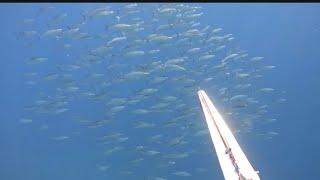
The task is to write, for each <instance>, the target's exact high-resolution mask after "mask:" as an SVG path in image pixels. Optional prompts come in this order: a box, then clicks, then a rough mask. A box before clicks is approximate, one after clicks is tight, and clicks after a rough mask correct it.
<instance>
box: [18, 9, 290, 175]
mask: <svg viewBox="0 0 320 180" xmlns="http://www.w3.org/2000/svg"><path fill="white" fill-rule="evenodd" d="M98 6H100V7H97V8H91V9H82V10H81V13H77V14H71V13H66V12H65V11H63V10H60V9H59V6H57V7H56V6H54V5H44V7H43V8H41V9H39V10H38V11H37V12H36V15H35V16H34V17H30V18H26V19H24V20H23V22H22V23H23V24H24V26H26V27H28V28H26V30H25V31H22V32H19V33H18V38H21V39H24V40H26V41H27V42H29V44H28V48H30V49H33V50H32V51H31V50H30V51H31V52H32V54H33V56H30V57H28V58H26V60H25V62H26V64H27V66H28V71H26V72H25V74H24V78H25V85H26V86H29V88H30V89H31V90H32V91H33V93H35V94H36V95H37V97H36V98H35V99H34V100H33V101H32V102H29V104H28V105H27V106H26V107H25V112H24V115H23V116H22V117H21V119H20V122H21V123H22V124H30V123H36V122H40V121H41V122H40V123H39V130H40V131H49V130H50V128H51V126H52V125H51V124H56V126H63V120H60V119H67V120H68V122H69V123H73V124H74V125H75V126H76V125H79V126H81V127H84V128H87V129H90V130H92V131H95V133H96V135H97V137H96V138H95V139H92V141H96V142H97V144H98V145H99V148H101V149H100V153H101V156H103V157H104V159H102V160H101V163H99V164H97V168H96V169H97V170H98V171H101V173H106V174H112V175H113V176H112V177H115V176H116V177H119V178H117V179H143V178H144V179H148V180H167V179H175V177H176V178H179V177H180V178H182V179H197V176H198V175H201V173H206V172H208V171H210V169H207V167H194V168H193V169H183V168H182V167H183V165H181V164H183V163H192V161H193V159H195V158H197V157H200V156H201V157H208V155H209V154H213V152H212V147H211V146H212V145H211V142H210V138H209V134H208V133H209V132H208V130H207V126H206V124H205V121H204V119H203V118H204V117H203V114H202V110H201V107H200V105H199V100H198V97H197V90H198V89H199V88H201V89H204V90H205V91H206V92H207V93H208V95H210V96H212V99H213V101H214V102H215V103H216V105H217V106H218V109H219V110H220V111H221V112H222V115H223V116H224V117H225V119H227V121H229V122H232V124H233V126H234V127H237V128H236V129H237V130H235V132H234V133H236V134H240V135H246V134H250V135H257V134H258V135H259V136H260V137H262V138H264V139H271V138H272V137H274V136H275V135H277V134H278V131H277V130H276V129H269V130H268V131H260V132H259V133H257V132H255V130H256V129H257V131H258V129H259V128H261V127H262V129H264V128H263V127H265V126H267V125H268V124H270V123H275V122H276V121H277V119H276V117H272V116H271V115H270V114H271V113H269V109H271V108H272V107H274V106H275V105H277V104H282V103H285V102H286V99H285V98H283V97H282V96H283V94H284V93H285V92H284V91H282V90H277V89H273V88H271V87H264V86H261V85H259V86H258V85H257V84H258V82H259V81H261V79H263V77H264V76H265V75H267V74H268V73H269V72H270V73H272V71H274V69H276V67H275V66H274V65H270V64H269V63H268V60H266V59H264V57H260V56H250V55H249V53H248V52H247V51H245V50H241V49H240V48H238V47H236V46H235V45H234V43H233V41H235V38H234V36H233V34H230V33H228V32H224V30H223V29H222V28H221V27H215V26H214V25H212V24H203V23H202V21H201V18H203V16H206V15H205V14H204V13H203V12H201V10H202V7H201V6H200V5H194V4H178V3H158V4H157V3H151V4H137V3H122V4H117V5H116V6H113V5H112V6H111V5H109V4H99V5H98ZM44 24H45V26H44ZM37 25H38V26H39V27H40V25H41V27H42V29H41V28H39V29H37V28H36V27H38V26H37ZM43 27H46V28H45V29H44V28H43ZM35 47H38V48H35ZM41 47H43V50H42V49H41ZM48 49H49V50H48ZM43 69H46V70H43ZM48 69H50V71H48ZM39 119H40V120H39ZM76 134H81V131H77V132H70V133H69V134H68V133H63V134H62V133H56V135H55V136H48V139H49V140H51V141H63V142H64V141H71V140H72V139H73V137H74V136H75V135H76ZM210 157H212V158H215V156H210ZM114 162H116V163H114ZM146 166H149V167H152V168H151V169H152V173H151V171H150V173H149V174H148V173H147V172H146V171H145V169H144V168H142V167H146Z"/></svg>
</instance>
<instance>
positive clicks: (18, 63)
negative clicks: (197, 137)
mask: <svg viewBox="0 0 320 180" xmlns="http://www.w3.org/2000/svg"><path fill="white" fill-rule="evenodd" d="M197 5H199V6H202V7H203V9H202V10H201V11H202V12H203V13H204V15H203V16H202V17H201V18H200V20H199V21H200V22H201V25H202V26H205V25H212V26H217V27H221V28H223V31H224V32H227V33H232V34H233V37H235V40H234V41H233V43H234V44H235V45H236V46H238V47H240V48H241V49H242V50H246V51H248V54H250V55H251V56H262V57H264V60H265V61H266V62H267V64H270V65H274V66H276V69H275V70H272V71H270V72H268V73H266V75H265V76H264V78H263V80H260V81H258V82H257V84H260V85H261V86H262V87H272V88H274V89H279V90H285V91H286V93H285V94H284V95H282V96H283V97H284V98H286V99H287V102H286V103H285V104H283V105H275V107H272V111H270V112H268V113H270V114H269V115H271V116H272V117H276V118H277V119H278V121H277V122H276V123H274V124H268V125H265V126H262V127H257V129H255V128H253V130H252V132H251V133H250V134H248V135H245V136H239V141H240V142H241V145H242V146H243V149H244V151H245V152H246V153H247V154H248V155H247V156H248V158H249V160H250V162H251V163H252V164H253V165H254V167H255V169H257V170H259V171H260V177H261V179H310V180H312V179H319V178H318V177H319V175H320V174H319V170H318V160H320V156H319V155H318V153H317V152H318V151H319V150H320V148H319V147H320V144H319V142H320V141H319V139H318V127H319V125H320V123H319V120H318V119H319V118H318V116H317V114H318V108H319V107H320V104H319V102H320V98H319V92H320V81H319V77H320V62H319V57H320V49H319V42H320V36H319V34H320V23H319V18H320V5H319V4H311V3H308V4H303V3H300V4H295V3H291V4H280V3H279V4H264V3H259V4H245V3H244V4H233V3H229V4H197ZM47 6H48V4H32V3H30V4H1V5H0V24H1V29H0V32H1V33H0V40H1V43H0V49H1V55H0V82H1V90H0V107H1V112H0V118H1V124H0V159H1V161H0V179H4V180H20V179H26V180H37V179H41V180H54V179H60V180H66V179H78V180H87V179H97V180H98V179H127V178H128V177H127V178H126V176H117V175H114V174H113V173H109V172H112V171H116V169H115V170H114V169H113V170H111V169H110V171H106V172H101V171H99V170H97V165H99V164H101V163H102V164H103V163H108V164H109V165H110V166H111V167H113V166H116V167H124V168H125V166H129V163H122V164H121V163H120V162H122V161H121V160H124V162H125V159H126V158H125V155H123V156H122V155H115V156H108V157H106V156H104V155H103V154H102V153H101V146H100V145H99V144H97V141H96V139H95V138H96V137H97V136H99V135H101V133H104V132H110V131H113V132H117V131H121V132H124V133H126V132H131V131H132V130H131V127H130V126H129V125H128V124H127V123H126V122H122V124H121V125H123V127H122V128H121V125H120V126H119V127H117V129H106V130H101V129H99V130H98V129H88V128H86V127H84V126H81V125H80V124H79V123H77V122H75V121H74V120H73V119H74V115H73V114H72V113H71V112H67V114H66V115H63V116H62V115H61V116H59V117H58V118H55V117H51V116H38V117H34V119H38V120H37V121H36V120H34V122H33V123H30V124H21V123H20V122H19V119H20V118H21V116H23V115H26V112H25V110H24V107H26V106H28V105H30V104H31V103H32V102H34V100H35V99H36V97H38V96H37V95H38V94H39V92H40V91H41V90H44V91H46V90H48V91H50V90H49V89H50V88H52V87H50V86H53V87H54V86H57V85H58V84H53V85H52V84H51V85H50V84H48V85H47V86H46V84H44V85H38V84H37V85H35V86H31V87H30V86H27V85H26V84H24V82H25V81H26V80H25V78H24V77H23V74H24V73H25V72H29V70H30V67H29V66H28V65H26V63H25V62H26V60H27V59H28V58H29V57H31V56H45V57H49V58H51V59H56V62H55V63H57V64H59V63H61V62H63V61H64V59H63V57H65V56H64V54H62V53H61V54H59V52H60V51H59V50H60V49H59V46H60V45H61V41H59V42H57V41H51V42H50V41H49V40H47V41H39V40H37V39H34V40H25V39H23V38H17V35H16V33H17V32H21V31H23V30H33V29H36V30H39V31H41V32H43V31H44V30H45V29H47V27H46V25H45V24H40V25H37V26H35V27H32V26H30V25H24V24H23V23H22V21H23V19H25V18H33V17H35V12H36V10H37V9H39V8H40V7H47ZM53 6H55V7H56V9H59V10H61V11H63V12H65V13H68V14H79V13H80V11H82V10H85V9H93V8H96V7H99V4H72V5H71V4H53ZM118 6H119V4H112V5H111V7H118ZM145 7H146V8H148V6H147V5H145ZM47 14H50V12H48V13H47ZM45 16H46V15H42V16H41V17H45ZM72 18H73V17H72V16H71V15H70V16H68V17H67V18H66V20H65V21H64V22H63V23H65V24H68V23H69V22H72ZM98 27H99V28H101V27H103V25H101V24H94V25H93V26H90V27H86V28H88V29H87V30H88V31H91V32H94V31H95V30H96V29H98ZM30 46H33V47H36V48H33V49H32V50H30V49H31V47H30ZM75 46H77V45H75ZM87 46H88V47H90V46H93V47H94V46H95V45H94V43H92V44H90V43H88V45H87ZM80 50H81V48H78V51H79V52H78V51H76V52H72V53H70V54H71V55H73V54H81V53H83V52H81V51H80ZM172 51H174V50H172ZM53 66H54V63H52V64H50V63H49V64H47V66H42V68H38V69H37V70H36V71H37V72H44V73H45V72H49V71H51V70H52V67H53ZM136 86H138V85H136ZM33 88H34V89H33ZM46 88H47V89H46ZM133 88H136V87H133ZM170 88H172V87H168V90H169V91H170ZM211 93H212V94H214V92H212V91H211ZM208 94H210V93H209V92H208ZM195 101H196V99H195ZM80 102H81V101H80ZM97 107H98V106H97ZM84 109H85V105H83V107H82V105H81V104H80V105H79V107H77V108H76V109H75V110H74V112H77V111H78V112H81V111H83V110H84ZM103 110H104V109H103V108H100V109H99V108H92V109H91V110H90V111H88V112H86V113H87V114H86V115H87V116H88V117H94V116H98V114H99V113H103ZM79 114H81V113H79ZM84 114H85V113H84ZM82 115H83V114H82ZM122 115H123V116H129V115H126V114H122ZM46 118H47V119H46ZM149 118H151V119H152V118H153V117H149ZM154 118H156V117H154ZM123 119H125V118H123ZM200 120H203V119H201V118H200ZM200 120H199V121H200ZM35 121H36V122H35ZM47 121H48V124H50V125H49V129H48V131H40V130H39V126H40V125H41V124H42V122H47ZM259 128H260V130H261V128H262V129H265V130H273V131H277V132H278V133H279V135H277V136H275V137H273V138H272V139H271V140H265V139H263V138H261V137H259V136H255V134H257V133H258V131H259ZM119 129H120V130H119ZM148 131H151V130H148ZM70 132H72V133H70ZM78 132H79V134H78ZM65 133H69V134H70V136H72V138H70V139H68V140H67V141H61V142H55V141H52V140H49V139H48V137H52V136H55V135H57V134H65ZM140 133H141V134H139V133H138V134H139V135H141V137H143V136H148V133H149V132H147V133H146V134H145V135H144V134H143V133H144V132H140ZM164 133H165V134H166V135H168V134H170V133H175V132H171V131H167V132H164ZM177 133H179V132H177ZM208 138H209V137H208ZM135 140H136V141H139V139H135ZM208 141H209V139H208ZM139 142H140V141H139ZM128 143H129V142H128ZM140 143H141V144H143V141H142V140H141V142H140ZM158 146H159V145H158ZM194 146H196V145H194ZM190 147H192V145H190V144H189V145H188V148H190ZM205 147H211V146H209V145H208V146H205ZM160 149H161V147H160ZM213 153H214V151H212V154H208V155H207V158H206V157H202V156H201V157H200V158H196V156H195V157H193V156H191V157H190V158H189V159H183V160H182V161H181V163H180V164H178V165H177V166H178V168H177V169H179V170H186V171H188V172H191V173H192V176H190V177H179V176H178V177H177V176H173V175H171V174H170V173H172V171H165V170H161V172H160V170H158V169H157V168H155V165H156V164H157V159H152V160H150V163H149V165H146V166H145V167H139V168H136V169H134V168H133V169H134V170H133V171H136V172H138V173H139V175H136V176H134V177H133V178H132V179H143V178H146V176H151V175H155V176H156V177H157V176H159V177H165V178H167V179H203V180H205V179H222V178H223V176H222V173H221V171H220V167H219V164H218V160H217V158H216V156H215V155H214V154H213ZM122 158H123V159H122ZM206 166H208V167H206ZM197 167H204V168H206V169H208V171H209V172H207V173H204V174H198V175H197V173H193V172H192V170H193V169H194V168H197ZM158 174H160V175H158ZM166 174H168V175H166ZM129 177H130V176H129Z"/></svg>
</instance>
